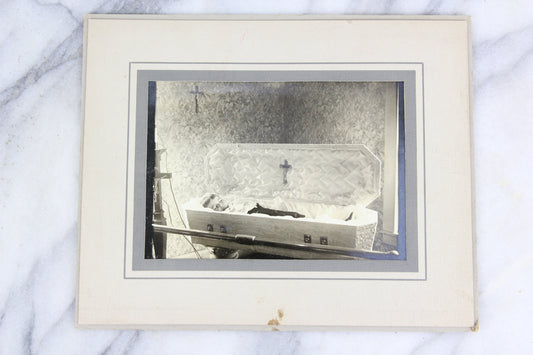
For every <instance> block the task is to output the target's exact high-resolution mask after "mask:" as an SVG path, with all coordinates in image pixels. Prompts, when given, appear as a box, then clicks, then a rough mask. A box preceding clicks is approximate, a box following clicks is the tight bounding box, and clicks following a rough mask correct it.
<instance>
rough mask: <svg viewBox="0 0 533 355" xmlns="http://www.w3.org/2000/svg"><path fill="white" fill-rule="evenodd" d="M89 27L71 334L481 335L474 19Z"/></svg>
mask: <svg viewBox="0 0 533 355" xmlns="http://www.w3.org/2000/svg"><path fill="white" fill-rule="evenodd" d="M84 28H85V32H84V35H85V39H84V71H83V83H84V91H83V98H84V100H83V106H82V112H83V125H82V127H83V132H82V154H81V165H80V215H79V255H78V256H79V263H78V285H77V303H76V323H77V324H78V325H79V326H82V327H117V328H121V327H125V328H179V329H233V330H236V329H248V330H318V329H328V330H339V329H345V330H348V329H350V330H354V329H367V330H368V329H371V330H376V329H387V330H401V329H406V330H413V329H424V330H427V329H430V328H431V329H438V330H447V329H449V330H452V329H453V330H472V329H476V327H477V308H476V306H477V298H476V297H477V291H476V283H475V282H476V281H475V280H476V273H475V272H476V270H475V243H474V242H475V239H474V236H475V234H474V220H473V205H474V200H473V192H474V190H475V189H474V188H473V180H472V176H473V175H472V170H471V166H472V165H471V164H472V159H471V147H472V145H471V144H472V141H471V136H470V132H471V131H470V117H471V116H470V109H471V101H470V100H471V95H470V90H471V86H470V74H471V66H470V63H471V62H470V59H471V52H470V42H469V41H470V20H469V18H466V17H460V16H458V17H457V16H451V17H430V16H421V17H418V16H414V17H403V16H391V17H388V16H373V17H359V16H351V15H350V16H203V15H202V16H130V15H124V16H105V15H91V16H88V17H87V18H86V21H85V26H84ZM332 38H334V40H332ZM110 53H112V55H109V54H110ZM214 291H216V302H215V301H213V292H214ZM325 301H326V302H325ZM221 305H223V306H221ZM316 305H320V307H316ZM235 309H238V310H239V312H235ZM309 309H313V312H309Z"/></svg>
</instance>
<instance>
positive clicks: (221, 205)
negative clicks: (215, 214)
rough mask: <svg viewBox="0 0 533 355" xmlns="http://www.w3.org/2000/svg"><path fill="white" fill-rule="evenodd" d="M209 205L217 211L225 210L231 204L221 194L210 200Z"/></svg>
mask: <svg viewBox="0 0 533 355" xmlns="http://www.w3.org/2000/svg"><path fill="white" fill-rule="evenodd" d="M207 207H209V208H211V209H213V210H215V211H224V210H225V209H227V208H228V207H229V206H228V204H227V202H226V201H224V200H223V199H221V198H220V196H215V197H213V198H212V199H211V200H210V201H209V204H208V205H207Z"/></svg>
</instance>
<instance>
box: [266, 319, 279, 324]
mask: <svg viewBox="0 0 533 355" xmlns="http://www.w3.org/2000/svg"><path fill="white" fill-rule="evenodd" d="M267 324H268V325H279V320H277V319H276V318H272V319H271V320H269V321H268V323H267Z"/></svg>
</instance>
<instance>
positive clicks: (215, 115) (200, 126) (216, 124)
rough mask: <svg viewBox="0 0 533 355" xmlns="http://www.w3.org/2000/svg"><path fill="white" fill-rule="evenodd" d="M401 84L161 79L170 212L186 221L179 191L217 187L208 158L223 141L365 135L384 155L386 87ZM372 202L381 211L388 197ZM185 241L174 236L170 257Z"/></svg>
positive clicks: (333, 140) (335, 139) (160, 139)
mask: <svg viewBox="0 0 533 355" xmlns="http://www.w3.org/2000/svg"><path fill="white" fill-rule="evenodd" d="M395 85H396V84H395V83H376V82H372V83H366V82H270V83H247V82H240V83H238V82H227V83H215V82H166V81H160V82H157V102H156V143H157V146H158V148H165V149H167V154H166V155H163V158H162V162H161V166H162V171H168V172H172V174H173V178H172V180H171V183H172V190H173V192H174V196H173V195H172V191H171V190H170V185H169V183H170V182H163V188H162V191H163V198H164V201H165V204H164V207H165V209H166V210H167V219H169V217H171V218H172V223H173V224H174V225H175V226H181V225H182V223H181V221H180V219H179V215H178V211H177V209H176V207H175V205H176V203H174V201H173V200H174V197H175V199H176V202H177V204H178V205H180V204H182V203H184V202H187V201H188V200H190V199H191V198H192V197H199V196H201V195H203V194H204V193H206V192H213V191H211V190H210V186H209V185H208V181H207V178H206V174H205V164H204V159H205V156H206V155H207V153H208V151H209V149H210V148H211V147H212V146H213V145H214V144H216V143H295V144H361V143H362V144H365V145H366V146H367V147H368V148H369V149H370V150H371V151H372V152H373V153H374V154H375V155H377V156H378V157H379V158H380V159H381V160H383V154H384V128H385V102H386V97H385V95H386V93H387V92H391V91H390V86H394V87H395ZM387 88H388V89H389V90H386V89H387ZM389 99H390V98H389ZM215 192H216V191H215ZM369 208H371V209H374V210H376V211H378V212H379V213H380V214H381V210H382V201H381V198H378V199H376V200H375V201H374V202H373V203H372V204H371V205H370V206H369ZM169 214H170V216H169ZM378 243H379V241H378ZM183 248H185V249H186V248H187V247H186V246H183ZM183 248H182V247H181V246H179V247H175V246H173V242H172V239H171V238H169V246H168V254H169V257H171V256H172V253H173V252H176V253H183V252H185V251H184V250H181V249H183Z"/></svg>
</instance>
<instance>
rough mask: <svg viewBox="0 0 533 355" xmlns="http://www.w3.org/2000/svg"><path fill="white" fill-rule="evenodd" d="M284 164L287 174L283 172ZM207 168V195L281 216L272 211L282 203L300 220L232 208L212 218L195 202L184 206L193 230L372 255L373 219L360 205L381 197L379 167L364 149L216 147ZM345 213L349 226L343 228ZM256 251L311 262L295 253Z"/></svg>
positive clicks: (215, 243)
mask: <svg viewBox="0 0 533 355" xmlns="http://www.w3.org/2000/svg"><path fill="white" fill-rule="evenodd" d="M285 161H287V163H288V165H290V166H291V167H290V168H288V169H284V168H282V167H281V166H283V165H285ZM205 168H206V170H207V171H206V173H207V176H208V179H209V185H210V186H211V187H212V190H211V191H206V193H216V194H218V195H220V196H221V197H222V198H223V199H224V200H226V201H227V202H229V203H230V205H232V206H233V205H235V206H240V205H248V206H250V205H252V206H253V204H254V203H259V204H261V205H262V206H264V207H270V208H274V209H280V208H276V207H277V205H279V203H280V202H281V203H282V204H283V205H284V206H285V207H287V208H285V210H290V211H295V212H298V213H301V214H304V215H306V217H305V218H292V217H274V216H268V215H264V214H250V215H249V214H247V213H246V210H245V209H244V210H238V209H236V208H233V207H232V208H231V210H232V211H223V212H217V211H214V210H212V209H209V208H204V207H202V206H201V204H200V203H199V200H200V198H201V197H198V199H193V200H191V201H189V202H188V203H186V204H185V205H184V206H183V207H184V210H185V212H186V216H187V217H186V218H187V222H188V225H189V226H188V227H189V228H191V229H196V230H203V231H211V230H212V231H214V232H223V233H226V234H228V235H237V234H243V235H250V236H255V238H256V239H258V240H267V241H272V242H278V243H283V244H294V245H314V244H318V245H320V246H321V247H323V248H328V247H329V248H334V247H342V248H349V249H354V250H366V251H371V250H372V246H373V243H374V236H375V233H376V225H377V222H378V213H377V211H373V210H370V209H368V208H366V206H367V205H368V204H369V203H370V202H372V201H373V200H375V199H376V198H377V197H378V196H379V194H380V173H381V163H380V161H379V159H378V158H377V157H376V156H375V155H374V154H372V153H371V152H370V151H369V150H368V148H367V147H366V146H364V145H286V144H283V145H282V144H278V145H272V144H270V145H260V144H219V145H216V146H215V147H214V148H213V149H211V151H210V152H209V154H208V155H207V157H206V164H205ZM243 200H244V201H245V202H246V201H247V202H248V204H246V203H242V201H243ZM350 214H352V219H351V220H349V221H345V219H346V218H348V217H349V215H350ZM193 242H195V243H201V244H204V245H206V246H212V247H227V248H228V249H233V248H236V247H238V245H237V246H236V245H235V244H233V243H227V242H220V241H216V240H209V239H205V238H195V237H193ZM254 250H256V251H258V250H257V249H254ZM260 251H261V250H260ZM262 251H263V252H269V253H274V254H279V255H283V256H292V257H313V255H305V253H298V252H294V251H283V250H281V251H280V250H277V251H276V250H270V249H269V250H262Z"/></svg>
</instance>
